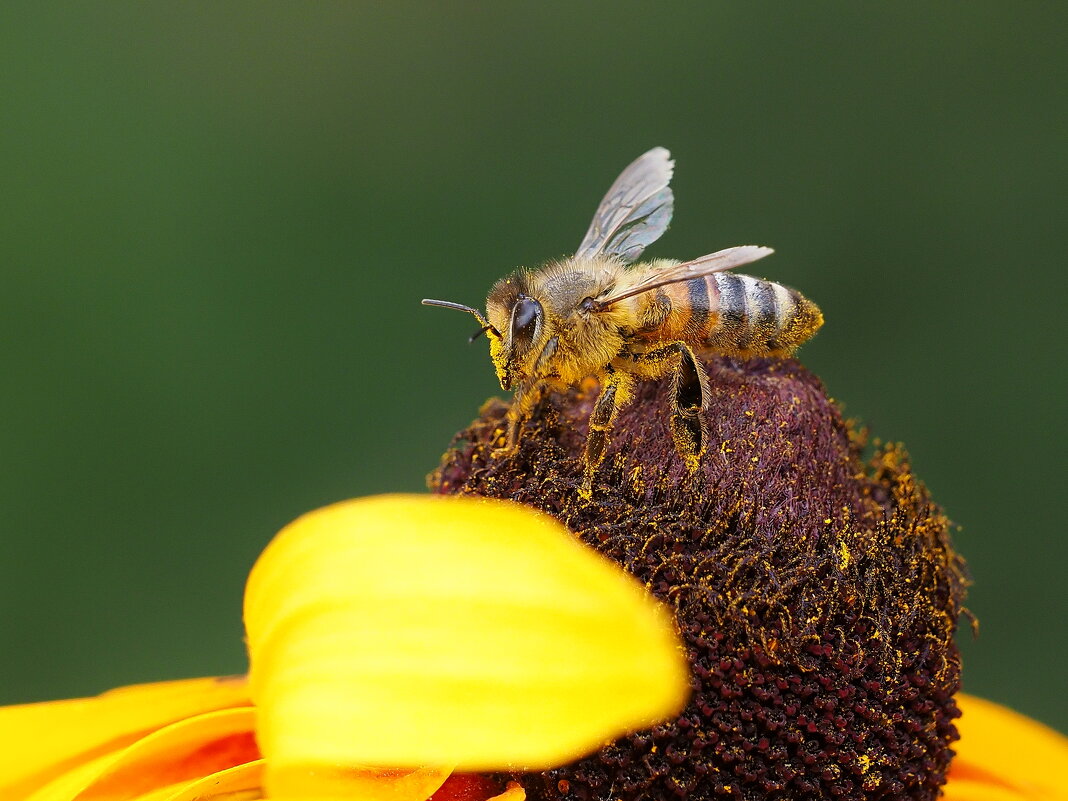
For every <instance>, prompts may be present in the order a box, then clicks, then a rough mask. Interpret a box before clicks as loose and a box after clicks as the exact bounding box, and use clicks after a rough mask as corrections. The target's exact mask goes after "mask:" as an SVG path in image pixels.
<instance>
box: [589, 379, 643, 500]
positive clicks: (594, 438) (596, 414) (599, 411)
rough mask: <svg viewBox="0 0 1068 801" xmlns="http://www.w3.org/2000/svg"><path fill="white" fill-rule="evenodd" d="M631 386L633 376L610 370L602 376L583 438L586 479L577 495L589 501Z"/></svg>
mask: <svg viewBox="0 0 1068 801" xmlns="http://www.w3.org/2000/svg"><path fill="white" fill-rule="evenodd" d="M633 384H634V378H633V376H630V375H628V374H627V373H620V372H617V371H615V370H613V369H612V368H611V367H609V368H608V369H607V371H606V373H605V378H604V384H603V386H602V388H601V394H600V395H598V396H597V402H596V403H595V404H594V406H593V413H592V414H590V430H589V433H588V434H587V435H586V458H585V466H586V476H585V478H584V479H583V482H582V487H581V488H580V489H579V495H581V496H582V497H583V498H585V499H587V500H589V499H590V498H591V497H592V495H593V474H594V471H596V469H597V466H598V465H599V464H600V463H601V462H603V461H604V455H605V451H606V450H607V447H608V433H609V432H610V431H611V430H612V423H613V422H615V419H616V414H617V413H618V412H619V410H620V409H621V408H622V407H623V406H624V405H625V404H626V403H627V401H628V400H629V398H630V393H631V388H632V386H633Z"/></svg>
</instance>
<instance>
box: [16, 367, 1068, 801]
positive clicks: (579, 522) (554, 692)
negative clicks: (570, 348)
mask: <svg viewBox="0 0 1068 801" xmlns="http://www.w3.org/2000/svg"><path fill="white" fill-rule="evenodd" d="M709 370H710V376H711V378H712V381H711V384H712V388H713V393H714V394H715V395H716V399H717V401H718V404H716V405H715V408H717V410H718V414H717V416H716V419H715V420H714V421H713V424H712V426H711V428H712V436H713V439H714V441H715V442H716V443H718V444H717V447H716V449H715V450H714V451H712V452H710V453H709V454H708V455H707V456H706V460H705V462H704V463H703V465H702V468H701V470H700V471H698V473H697V474H695V475H691V474H690V473H689V472H688V471H687V469H686V466H685V465H684V464H682V463H681V462H679V460H678V459H677V458H676V457H675V456H674V454H673V452H672V449H671V444H670V438H669V437H668V435H667V433H666V431H663V430H662V429H661V428H659V427H657V426H654V425H650V423H649V421H650V420H651V419H653V420H655V419H659V418H657V417H656V416H655V415H656V414H657V413H659V412H663V411H664V409H663V406H664V398H663V396H662V395H661V394H660V392H661V390H660V388H658V387H657V386H656V385H650V386H647V387H645V388H643V390H642V391H643V393H644V394H643V396H642V397H641V398H640V399H639V400H638V402H637V403H635V404H633V406H631V407H630V408H628V409H627V410H626V411H625V412H624V413H623V414H621V415H620V419H619V420H618V421H617V424H616V425H617V430H616V432H615V433H614V435H613V439H612V442H613V449H614V450H613V451H612V452H611V453H610V454H609V458H608V459H607V460H606V461H605V463H604V465H603V466H602V468H601V469H600V470H599V472H598V476H597V481H596V484H595V488H594V493H593V500H592V501H585V500H583V499H581V498H580V496H579V494H578V492H577V489H578V487H579V486H580V484H581V482H582V478H583V475H582V466H581V458H580V457H581V452H582V436H583V433H584V426H585V421H586V419H587V418H588V413H589V407H590V403H591V397H590V395H589V393H588V389H587V390H583V391H578V392H575V393H571V394H568V395H563V396H553V397H550V398H548V399H547V400H546V401H545V402H544V404H543V405H542V407H541V408H540V409H539V410H538V411H537V412H536V413H535V415H534V417H533V418H532V420H531V421H530V423H529V425H528V426H526V427H525V429H524V432H523V439H522V443H521V447H520V450H519V452H518V453H517V454H514V455H510V456H507V457H502V456H500V455H499V454H496V453H495V452H494V445H495V443H496V442H497V441H498V440H499V438H500V436H501V434H502V433H503V427H502V414H503V409H504V407H503V406H502V405H499V404H498V405H493V404H490V405H487V407H485V408H484V410H483V415H482V417H481V418H480V419H479V420H477V421H476V422H475V423H474V424H473V425H472V426H471V428H470V429H469V430H468V431H465V432H463V433H462V434H461V435H460V437H459V438H458V441H457V447H456V448H455V449H454V450H452V451H450V452H449V453H447V454H446V456H445V458H444V460H443V462H442V465H441V467H440V468H439V470H438V471H436V473H435V474H434V475H433V476H432V477H431V481H430V484H431V488H432V489H433V490H435V491H436V492H437V493H440V494H462V495H467V496H483V497H482V498H478V497H469V498H466V499H449V498H429V497H422V496H391V497H384V498H374V499H365V500H361V501H353V502H348V503H345V504H339V505H337V506H333V507H328V508H327V509H324V510H319V511H318V512H313V513H311V514H310V515H307V516H305V517H304V518H301V519H300V520H298V521H296V522H295V523H293V524H292V525H291V526H289V527H288V528H287V529H285V530H283V532H282V533H281V534H280V535H279V536H278V537H277V538H276V539H275V541H274V542H273V543H272V544H271V545H270V546H269V547H268V549H267V550H266V552H265V553H264V555H263V556H262V557H261V559H260V561H259V562H258V563H257V565H256V567H255V568H254V569H253V572H252V575H251V576H250V579H249V582H248V587H247V592H246V598H245V620H246V628H247V631H248V644H249V652H250V664H251V668H250V675H249V678H248V679H245V678H243V677H238V678H230V679H195V680H190V681H185V682H168V683H163V684H155V685H144V686H141V687H131V688H125V689H122V690H116V691H112V692H111V693H106V694H104V695H102V696H99V697H97V698H90V699H79V700H74V701H60V702H55V703H45V704H32V705H27V706H22V707H10V708H7V709H3V710H0V760H2V761H0V799H2V800H3V801H7V800H8V799H12V801H15V800H16V799H33V801H67V800H68V799H80V800H81V801H89V800H90V799H111V800H112V801H120V800H124V799H152V801H157V800H162V799H168V801H194V799H224V798H226V799H238V798H260V797H270V798H294V799H315V798H318V799H328V798H334V799H338V798H351V799H361V800H362V801H379V800H381V801H424V800H425V799H432V800H433V801H487V799H491V798H500V801H524V799H525V798H529V799H531V801H536V800H537V799H546V801H548V800H549V799H561V800H563V799H571V798H574V799H583V801H595V800H596V799H609V798H611V799H616V800H618V801H638V800H639V799H658V800H660V799H662V800H663V801H670V799H691V800H695V801H703V800H705V799H714V798H736V799H744V800H745V801H765V799H769V800H770V799H784V798H789V799H825V798H837V799H850V798H883V799H905V798H910V799H911V798H920V799H934V798H936V797H938V795H939V794H940V793H944V794H945V797H946V798H947V799H949V800H950V801H1038V799H1068V792H1066V790H1065V781H1064V778H1063V772H1064V765H1066V764H1068V740H1065V738H1064V737H1062V736H1061V735H1059V734H1057V733H1056V732H1053V731H1051V730H1049V729H1046V728H1045V727H1043V726H1041V725H1040V724H1037V723H1034V722H1033V721H1029V720H1027V719H1026V718H1022V717H1021V716H1018V715H1016V714H1015V713H1013V712H1011V711H1009V710H1006V709H1004V708H1002V707H998V706H996V705H994V704H991V703H989V702H985V701H982V700H979V699H975V698H971V697H968V696H962V695H960V694H959V693H957V692H956V691H957V689H958V686H959V678H960V663H959V658H958V655H957V651H956V646H955V645H954V642H953V633H954V631H955V628H956V621H957V618H958V616H959V615H960V614H961V612H962V610H963V607H962V601H963V591H964V587H965V584H966V579H965V574H964V567H963V562H962V561H961V560H960V559H959V557H958V556H957V555H956V553H955V551H954V550H953V548H952V544H951V542H950V540H949V535H948V522H947V521H946V518H945V517H944V515H943V514H942V513H941V511H940V510H939V509H938V507H937V506H935V505H934V504H933V503H932V502H931V501H930V499H929V498H928V496H927V494H926V491H925V490H924V488H923V487H922V485H921V484H919V482H918V481H917V480H916V479H915V478H914V476H913V475H912V472H911V469H910V467H909V464H908V460H907V457H906V455H905V453H904V451H903V450H902V449H901V448H900V447H896V446H894V447H882V448H879V449H877V450H876V452H875V454H874V455H873V456H872V457H871V458H870V459H869V460H868V461H867V463H865V462H864V461H862V460H861V451H862V448H863V441H862V439H861V438H860V437H859V436H858V435H857V434H856V433H855V432H853V431H852V430H851V429H850V428H849V427H848V426H847V425H846V424H844V423H843V422H842V420H841V418H840V416H839V414H838V410H837V409H836V408H835V407H834V405H833V404H832V403H830V402H829V401H828V400H827V399H826V396H825V395H824V393H823V390H822V387H821V386H820V385H819V382H818V381H817V380H816V379H814V378H813V377H812V376H810V375H809V374H807V373H806V372H804V370H803V369H802V368H800V367H799V366H797V365H796V364H794V363H791V362H786V363H767V362H753V363H749V364H745V365H739V364H735V363H732V362H727V361H725V360H724V361H721V362H718V363H713V364H710V365H709ZM491 496H504V497H509V498H513V499H516V500H520V501H522V502H523V503H525V504H526V505H528V506H533V507H536V508H540V509H542V510H543V511H544V512H545V513H547V514H544V515H537V514H535V513H533V512H531V511H529V510H527V509H525V508H523V507H520V506H518V505H516V504H513V503H504V502H500V501H492V500H485V499H484V498H486V497H491ZM549 515H551V516H552V517H556V518H558V519H559V520H561V521H563V522H564V523H566V525H567V529H570V532H569V531H568V530H567V529H564V528H563V527H560V526H558V525H557V524H556V523H554V522H552V521H551V520H550V519H549ZM580 541H582V542H585V543H586V545H587V546H591V547H589V548H588V547H586V546H583V545H580V544H579V543H580ZM593 549H595V550H597V551H600V552H601V554H602V555H603V556H601V555H596V554H595V553H594V550H593ZM604 557H608V559H605V558H604ZM609 560H611V561H609ZM611 562H614V563H616V565H622V566H623V567H625V568H626V570H627V573H624V572H623V571H621V570H620V569H619V568H618V567H617V566H616V565H613V564H611ZM628 573H629V574H630V575H628ZM633 577H636V578H637V580H635V578H633ZM643 585H644V586H643ZM646 590H648V591H651V593H652V595H653V596H657V597H658V598H659V599H660V602H661V604H662V605H658V604H657V603H655V602H654V601H653V600H651V598H650V596H649V595H647V594H646ZM665 610H668V611H665ZM672 617H673V618H674V620H672V619H671V618H672ZM676 635H679V636H680V637H681V642H680V641H679V640H677V639H676ZM687 667H688V668H689V679H687ZM687 696H688V697H689V700H688V701H687ZM656 721H659V722H656ZM954 751H955V752H956V753H957V756H956V758H955V759H954V760H953V761H952V763H951V758H952V757H953V754H954Z"/></svg>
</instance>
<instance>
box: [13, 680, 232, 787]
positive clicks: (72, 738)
mask: <svg viewBox="0 0 1068 801" xmlns="http://www.w3.org/2000/svg"><path fill="white" fill-rule="evenodd" d="M247 704H248V687H247V683H246V681H245V679H244V677H232V678H206V679H188V680H184V681H168V682H159V683H156V684H140V685H135V686H132V687H122V688H120V689H117V690H112V691H110V692H106V693H104V694H102V695H98V696H94V697H91V698H75V699H71V700H65V701H50V702H46V703H39V704H23V705H21V706H9V707H2V708H0V798H4V799H6V798H18V797H21V796H22V795H25V794H26V793H28V792H29V791H30V790H31V789H33V788H35V787H39V786H41V785H43V784H45V783H46V782H48V781H49V780H51V779H52V778H54V777H56V776H59V775H60V774H62V773H65V772H67V771H70V770H71V769H73V768H75V767H76V766H78V765H80V764H84V763H85V762H88V761H89V760H92V759H93V758H95V757H99V756H102V755H107V754H109V753H111V752H114V751H115V750H117V749H121V748H124V747H126V746H128V745H129V744H130V743H132V742H134V741H135V740H137V739H139V738H140V737H142V736H144V735H145V734H146V733H148V732H151V731H153V730H155V729H158V728H159V727H161V726H164V725H166V724H168V723H173V722H174V721H178V720H182V719H183V718H187V717H190V716H192V715H196V714H199V713H201V712H208V711H211V710H215V709H225V708H227V707H233V706H242V705H247Z"/></svg>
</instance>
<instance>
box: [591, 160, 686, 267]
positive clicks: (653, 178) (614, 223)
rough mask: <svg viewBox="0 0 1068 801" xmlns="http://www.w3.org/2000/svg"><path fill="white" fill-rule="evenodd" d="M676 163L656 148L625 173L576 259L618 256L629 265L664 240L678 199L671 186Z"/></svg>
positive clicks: (601, 208)
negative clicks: (646, 249) (658, 240)
mask: <svg viewBox="0 0 1068 801" xmlns="http://www.w3.org/2000/svg"><path fill="white" fill-rule="evenodd" d="M674 168H675V162H674V161H672V160H671V154H670V153H668V151H667V150H665V149H664V148H662V147H654V148H653V149H652V150H650V151H649V152H648V153H646V154H644V155H642V156H639V157H638V159H637V160H636V161H634V162H633V163H632V164H631V165H630V166H629V167H627V169H625V170H623V172H622V173H621V174H620V176H619V177H618V178H616V181H615V183H614V184H612V187H611V189H609V190H608V194H606V195H605V196H604V199H603V200H602V201H601V205H600V206H598V207H597V213H596V214H594V215H593V221H592V222H591V223H590V228H589V230H588V231H586V236H585V237H584V238H583V240H582V244H580V245H579V246H578V250H577V251H575V255H576V256H578V257H585V258H588V257H590V256H596V255H598V254H601V253H603V254H606V255H609V256H616V257H618V258H620V259H622V260H623V262H624V263H625V264H629V263H630V262H632V261H634V260H635V259H636V258H638V257H639V256H640V255H641V254H642V251H643V250H645V248H646V247H647V246H648V245H651V244H652V243H653V242H655V241H656V240H657V239H659V238H660V237H661V235H662V234H663V233H664V231H666V230H667V227H668V223H670V222H671V213H672V211H673V207H674V203H675V198H674V197H673V196H672V194H671V188H670V187H669V186H668V184H669V183H670V182H671V174H672V172H673V171H674Z"/></svg>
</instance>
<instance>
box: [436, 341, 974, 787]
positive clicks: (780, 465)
mask: <svg viewBox="0 0 1068 801" xmlns="http://www.w3.org/2000/svg"><path fill="white" fill-rule="evenodd" d="M707 367H708V371H709V378H710V383H711V395H712V399H711V407H710V408H711V409H712V412H711V414H710V420H709V430H710V439H709V447H708V450H707V452H706V453H705V455H704V458H703V460H702V463H701V467H700V468H699V470H698V471H697V472H696V473H695V474H693V475H690V474H688V473H687V471H686V468H685V465H684V463H683V461H682V460H681V459H680V458H679V457H678V456H677V455H676V453H675V451H674V445H673V442H672V439H671V436H670V433H669V430H668V425H667V420H668V414H669V404H668V397H669V396H668V392H669V383H668V382H666V381H662V382H650V383H646V384H644V385H643V386H641V387H640V389H639V391H638V395H637V397H636V398H635V400H634V402H633V403H632V404H631V405H630V406H628V407H627V408H626V409H624V410H623V411H622V412H621V413H620V414H619V417H618V419H617V421H616V425H615V429H614V431H613V432H612V435H611V441H610V445H609V452H608V456H607V458H606V459H605V462H604V463H603V464H602V465H601V467H600V468H599V469H598V471H597V476H596V480H595V482H594V494H593V499H592V501H589V502H587V501H584V500H582V499H581V498H580V497H579V494H578V488H579V486H580V485H581V482H582V476H583V467H582V461H581V455H582V452H583V448H584V442H585V435H586V428H587V420H588V417H589V414H590V411H591V407H592V402H593V400H594V399H595V397H596V393H597V388H596V385H595V384H594V383H593V382H590V385H589V386H584V387H581V388H579V389H578V390H575V391H572V392H570V393H568V394H565V395H561V396H551V397H549V398H547V399H546V400H545V401H543V402H542V403H541V405H540V406H539V407H538V408H537V409H536V410H535V412H534V414H533V415H532V418H531V419H530V420H529V421H527V423H526V424H525V425H524V427H523V430H522V434H521V444H520V447H519V451H518V452H517V453H516V454H514V455H513V456H510V457H504V458H495V457H494V456H493V455H492V450H493V448H494V447H495V446H499V444H500V440H501V437H502V435H503V433H504V431H503V427H504V422H503V415H504V413H505V410H506V409H507V406H506V405H505V404H504V403H502V402H500V401H490V402H488V403H487V404H486V405H485V406H484V407H483V409H482V412H481V416H480V417H479V418H478V419H477V420H476V421H475V422H474V423H473V424H472V425H471V427H470V428H469V429H467V430H466V431H463V432H461V433H460V434H458V435H457V437H456V439H455V440H454V443H453V448H452V449H451V450H450V451H449V452H448V453H446V454H445V456H444V457H443V460H442V464H441V466H440V467H439V468H438V470H437V471H435V473H434V474H433V475H431V477H430V479H429V482H430V486H431V489H433V490H435V491H437V492H442V493H459V494H475V495H484V496H488V497H494V498H511V499H513V500H517V501H520V502H522V503H525V504H528V505H530V506H533V507H535V508H537V509H541V510H543V511H545V512H547V513H549V514H551V515H553V516H555V517H557V518H558V519H560V520H561V521H563V522H564V523H565V524H566V525H567V526H568V527H569V528H570V529H571V530H572V531H573V532H575V534H576V535H577V536H578V537H580V538H581V539H582V540H583V541H584V542H586V543H587V544H589V545H591V546H593V547H594V548H596V549H597V550H599V551H601V552H602V553H604V554H606V555H607V556H609V557H611V558H612V559H614V560H615V561H617V562H619V563H620V564H621V565H623V566H624V567H625V568H626V569H627V570H629V571H630V572H631V573H633V574H634V575H636V576H637V577H638V578H639V579H641V580H642V581H644V582H645V583H646V585H647V586H648V587H649V589H650V590H651V591H652V592H653V593H655V594H656V595H657V596H658V597H659V598H660V599H662V600H663V601H664V602H665V603H667V604H669V605H670V606H671V607H673V608H674V610H675V613H676V619H677V621H678V627H679V631H680V633H681V636H682V638H683V640H684V641H685V643H686V645H687V647H688V649H689V656H690V669H691V674H692V684H693V695H692V698H691V700H690V703H689V705H688V707H687V708H686V709H685V710H684V712H683V713H682V715H681V716H680V717H679V718H677V719H676V720H673V721H671V722H668V723H664V724H661V725H659V726H657V727H655V728H654V729H652V730H649V731H643V732H638V733H636V734H632V735H630V736H628V737H624V738H622V739H621V740H619V741H617V742H616V743H614V744H612V745H610V746H608V747H606V748H605V749H603V750H602V751H600V752H598V753H596V754H594V755H593V756H590V757H587V758H585V759H582V760H580V761H578V762H576V763H574V764H572V765H568V766H566V767H563V768H559V769H556V770H550V771H547V772H544V773H538V774H520V775H517V776H515V777H514V778H516V779H518V780H519V781H520V782H521V783H522V784H523V786H524V787H525V788H526V791H527V794H528V797H530V798H531V799H535V800H536V801H537V800H539V799H599V800H601V799H603V801H608V799H622V801H631V800H632V799H664V800H665V801H666V800H667V799H675V798H678V799H684V798H685V799H713V798H724V797H727V796H731V797H734V798H741V799H752V801H757V800H758V799H759V801H766V799H787V798H788V799H827V798H832V797H833V798H839V799H861V798H895V799H896V798H910V799H934V798H936V797H937V795H938V790H939V787H940V786H941V785H942V783H943V781H944V778H945V772H946V768H947V766H948V764H949V760H950V757H951V755H952V751H951V750H950V744H951V743H952V742H953V741H954V740H955V739H956V738H957V732H956V729H955V727H954V725H953V719H954V718H955V717H957V715H958V711H957V707H956V704H955V703H954V700H953V694H954V692H956V690H957V688H958V685H959V678H960V661H959V656H958V652H957V648H956V646H955V644H954V642H953V633H954V630H955V628H956V623H957V619H958V617H959V615H960V613H961V612H962V606H961V604H962V601H963V596H964V587H965V584H966V580H965V574H964V565H963V562H962V561H961V559H960V558H959V557H958V556H957V555H956V553H955V552H954V551H953V549H952V546H951V544H950V539H949V533H948V521H947V520H946V518H945V516H944V515H943V514H942V512H941V511H940V510H939V508H938V507H937V506H935V505H934V504H933V503H932V502H931V501H930V500H929V498H928V496H927V493H926V490H925V489H924V487H923V486H922V485H921V484H920V483H919V482H918V481H917V480H916V479H915V478H914V477H913V475H912V473H911V471H910V469H909V464H908V460H907V457H906V455H905V453H904V451H903V450H902V449H901V448H900V447H898V446H885V447H882V448H880V449H877V450H876V452H875V454H874V456H872V457H871V458H870V459H869V460H867V463H865V462H864V461H863V460H862V456H861V451H862V450H863V447H864V444H863V442H862V441H861V438H860V437H859V436H857V435H855V434H854V433H852V432H851V430H850V428H849V427H848V425H847V424H846V423H844V422H843V421H842V418H841V416H840V414H839V411H838V409H837V408H836V406H835V405H834V403H833V402H832V401H830V400H829V399H828V398H827V397H826V395H825V393H824V390H823V387H822V385H821V384H820V382H819V380H818V379H816V378H815V377H814V376H813V375H812V374H810V373H809V372H807V371H806V370H805V369H804V368H803V367H801V366H800V365H799V364H798V363H796V362H794V361H774V360H772V361H769V360H755V361H752V362H748V363H738V362H734V361H731V360H728V359H718V360H714V361H712V362H710V363H709V364H708V365H707ZM563 658H566V655H563Z"/></svg>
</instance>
